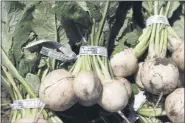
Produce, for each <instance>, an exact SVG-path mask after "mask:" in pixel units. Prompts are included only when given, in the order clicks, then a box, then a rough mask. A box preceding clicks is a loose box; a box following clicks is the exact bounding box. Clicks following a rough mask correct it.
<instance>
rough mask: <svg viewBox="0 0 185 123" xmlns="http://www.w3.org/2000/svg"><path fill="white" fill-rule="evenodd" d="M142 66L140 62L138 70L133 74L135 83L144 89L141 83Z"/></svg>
mask: <svg viewBox="0 0 185 123" xmlns="http://www.w3.org/2000/svg"><path fill="white" fill-rule="evenodd" d="M143 64H144V62H140V63H139V64H138V69H137V72H136V74H135V82H136V84H137V85H138V86H139V87H140V88H142V89H144V86H143V83H142V82H141V68H142V67H143Z"/></svg>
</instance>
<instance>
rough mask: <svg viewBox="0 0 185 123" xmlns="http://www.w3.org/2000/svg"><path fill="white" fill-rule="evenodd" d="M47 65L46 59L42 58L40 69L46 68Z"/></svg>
mask: <svg viewBox="0 0 185 123" xmlns="http://www.w3.org/2000/svg"><path fill="white" fill-rule="evenodd" d="M46 65H47V61H46V59H44V58H42V59H41V60H40V63H39V65H38V68H41V67H44V66H46Z"/></svg>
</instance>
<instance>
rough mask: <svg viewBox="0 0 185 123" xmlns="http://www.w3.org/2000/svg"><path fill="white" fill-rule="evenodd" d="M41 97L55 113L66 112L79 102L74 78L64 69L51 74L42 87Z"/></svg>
mask: <svg viewBox="0 0 185 123" xmlns="http://www.w3.org/2000/svg"><path fill="white" fill-rule="evenodd" d="M39 96H40V99H41V101H43V102H44V103H45V104H46V106H47V107H48V108H50V109H52V110H54V111H64V110H66V109H68V108H70V107H71V106H73V105H74V104H75V103H76V102H77V98H76V95H75V93H74V90H73V76H72V75H71V74H70V73H69V72H68V71H66V70H64V69H57V70H54V71H52V72H50V73H49V74H48V75H47V76H46V77H45V79H44V81H43V82H42V83H41V85H40V90H39Z"/></svg>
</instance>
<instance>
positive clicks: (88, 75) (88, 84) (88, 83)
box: [73, 71, 102, 106]
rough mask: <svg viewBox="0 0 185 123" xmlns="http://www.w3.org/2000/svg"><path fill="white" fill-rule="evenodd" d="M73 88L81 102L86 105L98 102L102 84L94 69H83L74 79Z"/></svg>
mask: <svg viewBox="0 0 185 123" xmlns="http://www.w3.org/2000/svg"><path fill="white" fill-rule="evenodd" d="M73 88H74V92H75V94H76V96H77V97H78V99H79V103H80V104H81V105H84V106H91V105H94V104H95V103H97V101H98V99H99V96H100V94H101V92H102V84H101V82H100V80H99V78H98V76H97V75H96V73H94V72H92V71H81V72H80V73H79V74H78V75H77V76H76V77H75V79H74V84H73Z"/></svg>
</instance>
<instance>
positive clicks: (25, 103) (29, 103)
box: [11, 98, 45, 109]
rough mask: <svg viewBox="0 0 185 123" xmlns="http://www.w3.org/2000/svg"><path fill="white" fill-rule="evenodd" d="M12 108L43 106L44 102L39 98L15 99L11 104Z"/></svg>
mask: <svg viewBox="0 0 185 123" xmlns="http://www.w3.org/2000/svg"><path fill="white" fill-rule="evenodd" d="M11 107H12V108H13V109H24V108H44V107H45V104H44V103H43V102H42V101H41V100H40V99H37V98H36V99H25V100H15V101H13V104H11Z"/></svg>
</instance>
